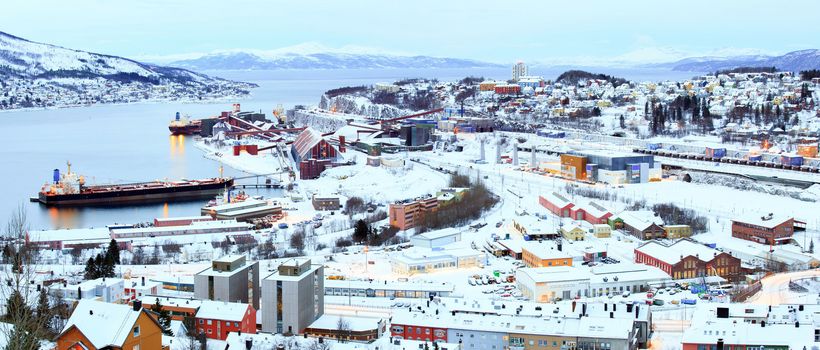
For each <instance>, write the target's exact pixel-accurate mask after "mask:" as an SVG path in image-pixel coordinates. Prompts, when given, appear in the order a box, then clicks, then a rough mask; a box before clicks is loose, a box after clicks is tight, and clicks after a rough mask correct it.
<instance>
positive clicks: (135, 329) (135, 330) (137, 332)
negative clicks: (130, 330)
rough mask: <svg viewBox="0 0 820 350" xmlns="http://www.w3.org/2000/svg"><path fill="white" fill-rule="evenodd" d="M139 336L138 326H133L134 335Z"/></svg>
mask: <svg viewBox="0 0 820 350" xmlns="http://www.w3.org/2000/svg"><path fill="white" fill-rule="evenodd" d="M139 336H140V326H136V327H134V337H139Z"/></svg>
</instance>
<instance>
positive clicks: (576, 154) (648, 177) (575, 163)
mask: <svg viewBox="0 0 820 350" xmlns="http://www.w3.org/2000/svg"><path fill="white" fill-rule="evenodd" d="M561 175H562V176H564V177H567V178H571V179H576V180H588V181H595V182H605V183H610V184H621V183H645V182H649V181H657V180H660V178H661V163H660V162H656V161H655V157H654V156H651V155H635V154H630V153H621V152H612V151H597V150H586V151H573V152H570V153H569V154H562V155H561Z"/></svg>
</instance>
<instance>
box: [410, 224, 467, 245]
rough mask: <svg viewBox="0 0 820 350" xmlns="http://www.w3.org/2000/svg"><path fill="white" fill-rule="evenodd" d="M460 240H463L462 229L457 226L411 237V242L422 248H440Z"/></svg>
mask: <svg viewBox="0 0 820 350" xmlns="http://www.w3.org/2000/svg"><path fill="white" fill-rule="evenodd" d="M458 241H461V231H459V230H457V229H455V228H446V229H443V230H438V231H428V232H424V233H419V234H417V235H414V236H412V237H410V243H411V244H413V246H416V247H421V248H438V247H442V246H445V245H448V244H450V243H455V242H458Z"/></svg>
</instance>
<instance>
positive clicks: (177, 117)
mask: <svg viewBox="0 0 820 350" xmlns="http://www.w3.org/2000/svg"><path fill="white" fill-rule="evenodd" d="M176 120H177V121H179V112H177V116H176Z"/></svg>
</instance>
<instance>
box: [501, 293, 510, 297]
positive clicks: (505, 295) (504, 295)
mask: <svg viewBox="0 0 820 350" xmlns="http://www.w3.org/2000/svg"><path fill="white" fill-rule="evenodd" d="M511 296H512V294H510V293H504V294H501V297H502V298H509V297H511Z"/></svg>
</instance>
